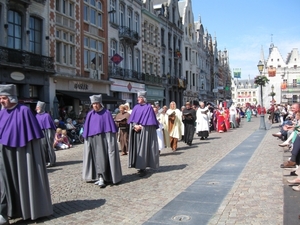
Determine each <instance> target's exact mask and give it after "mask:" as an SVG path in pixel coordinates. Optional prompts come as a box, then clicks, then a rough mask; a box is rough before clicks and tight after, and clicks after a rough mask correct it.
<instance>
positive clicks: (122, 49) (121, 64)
mask: <svg viewBox="0 0 300 225" xmlns="http://www.w3.org/2000/svg"><path fill="white" fill-rule="evenodd" d="M124 49H125V48H124V45H123V44H121V45H120V56H122V58H123V59H125V50H124ZM124 61H125V60H122V61H121V62H120V64H119V65H120V67H121V68H124Z"/></svg>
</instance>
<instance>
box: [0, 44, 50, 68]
mask: <svg viewBox="0 0 300 225" xmlns="http://www.w3.org/2000/svg"><path fill="white" fill-rule="evenodd" d="M0 65H5V66H8V67H19V68H26V69H31V70H36V71H46V72H50V73H54V72H55V70H54V60H53V58H52V57H47V56H43V55H38V54H34V53H31V52H27V51H23V50H16V49H12V48H6V47H2V46H0Z"/></svg>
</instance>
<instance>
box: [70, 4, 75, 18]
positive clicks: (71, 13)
mask: <svg viewBox="0 0 300 225" xmlns="http://www.w3.org/2000/svg"><path fill="white" fill-rule="evenodd" d="M69 16H70V17H73V16H74V4H73V3H70V4H69Z"/></svg>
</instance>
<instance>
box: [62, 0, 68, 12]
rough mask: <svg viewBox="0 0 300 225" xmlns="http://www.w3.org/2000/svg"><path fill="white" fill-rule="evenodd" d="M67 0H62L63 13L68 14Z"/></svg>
mask: <svg viewBox="0 0 300 225" xmlns="http://www.w3.org/2000/svg"><path fill="white" fill-rule="evenodd" d="M66 4H67V3H66V0H62V13H63V14H66V12H67V10H66Z"/></svg>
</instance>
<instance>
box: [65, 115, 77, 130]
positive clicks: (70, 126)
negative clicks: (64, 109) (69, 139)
mask: <svg viewBox="0 0 300 225" xmlns="http://www.w3.org/2000/svg"><path fill="white" fill-rule="evenodd" d="M66 128H67V130H76V127H75V126H74V124H73V120H72V119H71V118H68V119H67V123H66Z"/></svg>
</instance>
